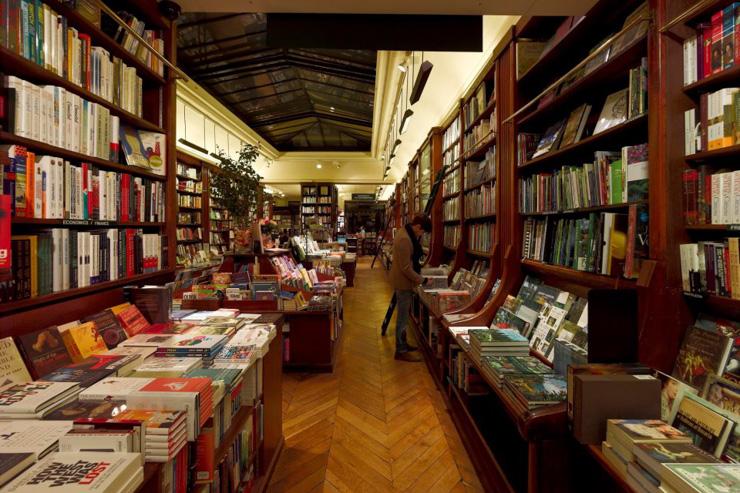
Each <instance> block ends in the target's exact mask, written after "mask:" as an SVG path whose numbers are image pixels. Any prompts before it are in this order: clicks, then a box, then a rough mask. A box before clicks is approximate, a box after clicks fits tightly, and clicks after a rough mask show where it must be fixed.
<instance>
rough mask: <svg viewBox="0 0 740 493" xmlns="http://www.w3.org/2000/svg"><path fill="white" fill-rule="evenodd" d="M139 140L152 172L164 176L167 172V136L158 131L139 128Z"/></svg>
mask: <svg viewBox="0 0 740 493" xmlns="http://www.w3.org/2000/svg"><path fill="white" fill-rule="evenodd" d="M138 134H139V142H140V143H141V148H142V150H143V155H144V158H145V159H146V161H147V164H148V165H149V168H150V169H151V171H152V173H156V174H158V175H162V176H164V175H165V173H166V163H167V156H166V149H167V136H166V135H164V134H161V133H158V132H147V131H144V130H138Z"/></svg>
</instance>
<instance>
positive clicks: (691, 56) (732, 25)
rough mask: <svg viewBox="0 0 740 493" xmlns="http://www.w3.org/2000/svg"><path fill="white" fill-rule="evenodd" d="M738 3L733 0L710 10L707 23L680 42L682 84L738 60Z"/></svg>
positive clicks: (690, 82)
mask: <svg viewBox="0 0 740 493" xmlns="http://www.w3.org/2000/svg"><path fill="white" fill-rule="evenodd" d="M739 18H740V4H739V3H738V2H732V3H730V4H728V5H727V6H726V7H724V8H721V9H719V10H716V11H715V12H713V13H712V16H711V19H710V21H709V22H703V23H701V24H698V25H697V26H696V34H694V35H692V36H689V37H688V38H686V39H685V40H684V42H683V83H684V85H690V84H693V83H694V82H697V81H699V80H701V79H704V78H706V77H709V76H710V75H714V74H718V73H720V72H722V71H724V70H727V69H729V68H732V67H734V66H735V65H736V64H737V63H738V62H740V50H739V49H738V46H737V39H736V38H737V36H738V34H737V32H738V28H737V26H738V25H740V21H739V20H738V19H739Z"/></svg>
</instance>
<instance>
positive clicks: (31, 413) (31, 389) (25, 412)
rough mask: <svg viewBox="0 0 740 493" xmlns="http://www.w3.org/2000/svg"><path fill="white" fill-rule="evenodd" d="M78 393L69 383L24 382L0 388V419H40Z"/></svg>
mask: <svg viewBox="0 0 740 493" xmlns="http://www.w3.org/2000/svg"><path fill="white" fill-rule="evenodd" d="M78 392H79V386H78V385H77V384H76V383H71V382H25V383H17V384H13V383H11V384H8V385H5V386H4V387H0V418H9V419H17V418H21V419H22V418H34V417H35V418H41V417H43V416H44V415H45V414H47V413H49V412H51V411H52V410H53V409H54V408H55V407H56V406H58V405H61V404H63V403H64V402H66V400H67V399H69V398H70V397H74V396H75V395H76V394H77V393H78Z"/></svg>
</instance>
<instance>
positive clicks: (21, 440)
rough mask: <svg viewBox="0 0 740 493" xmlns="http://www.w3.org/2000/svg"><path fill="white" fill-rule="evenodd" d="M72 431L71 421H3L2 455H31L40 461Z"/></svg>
mask: <svg viewBox="0 0 740 493" xmlns="http://www.w3.org/2000/svg"><path fill="white" fill-rule="evenodd" d="M71 429H72V422H71V421H36V420H30V419H19V420H14V421H3V422H2V430H3V431H2V433H0V453H4V454H13V453H30V454H34V455H35V457H36V459H37V460H38V459H40V458H42V457H44V456H45V455H46V454H47V453H49V452H50V451H53V450H54V449H55V448H56V445H57V441H58V440H59V439H60V438H61V437H63V436H64V435H65V434H66V433H67V432H68V431H69V430H71Z"/></svg>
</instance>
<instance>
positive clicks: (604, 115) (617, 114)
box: [593, 89, 628, 135]
mask: <svg viewBox="0 0 740 493" xmlns="http://www.w3.org/2000/svg"><path fill="white" fill-rule="evenodd" d="M627 96H628V89H622V90H621V91H617V92H614V93H612V94H610V95H608V96H607V97H606V100H605V101H604V106H603V107H602V108H601V114H600V115H599V119H598V121H597V122H596V127H594V132H593V134H594V135H596V134H598V133H601V132H603V131H604V130H607V129H609V128H611V127H613V126H615V125H619V124H620V123H623V122H625V121H626V120H627V108H628V105H627Z"/></svg>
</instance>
